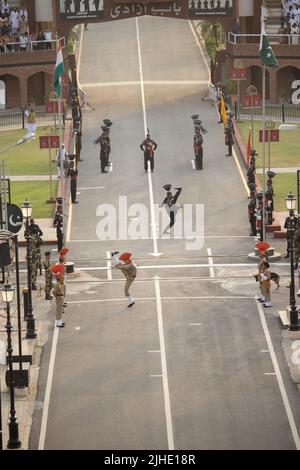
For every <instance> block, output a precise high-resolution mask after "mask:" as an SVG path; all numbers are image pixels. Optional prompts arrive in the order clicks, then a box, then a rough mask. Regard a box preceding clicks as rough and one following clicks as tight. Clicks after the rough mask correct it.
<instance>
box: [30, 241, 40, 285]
mask: <svg viewBox="0 0 300 470" xmlns="http://www.w3.org/2000/svg"><path fill="white" fill-rule="evenodd" d="M28 240H29V252H30V258H31V289H32V290H37V285H36V279H37V273H38V268H39V259H38V254H37V249H36V245H37V238H36V236H35V235H30V236H29V237H28Z"/></svg>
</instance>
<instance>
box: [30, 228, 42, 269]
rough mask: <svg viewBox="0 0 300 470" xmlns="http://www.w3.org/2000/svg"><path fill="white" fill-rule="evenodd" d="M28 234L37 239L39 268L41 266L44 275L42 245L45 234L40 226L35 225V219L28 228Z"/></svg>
mask: <svg viewBox="0 0 300 470" xmlns="http://www.w3.org/2000/svg"><path fill="white" fill-rule="evenodd" d="M28 233H29V235H33V236H34V237H35V238H36V251H37V257H38V266H39V270H40V274H42V254H41V245H42V244H43V240H42V236H43V232H42V230H41V229H40V227H39V226H38V224H35V223H34V219H30V224H29V226H28Z"/></svg>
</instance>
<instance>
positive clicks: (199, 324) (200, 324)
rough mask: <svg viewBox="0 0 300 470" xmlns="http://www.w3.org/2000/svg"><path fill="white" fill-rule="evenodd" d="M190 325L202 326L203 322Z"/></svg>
mask: <svg viewBox="0 0 300 470" xmlns="http://www.w3.org/2000/svg"><path fill="white" fill-rule="evenodd" d="M190 326H202V323H190Z"/></svg>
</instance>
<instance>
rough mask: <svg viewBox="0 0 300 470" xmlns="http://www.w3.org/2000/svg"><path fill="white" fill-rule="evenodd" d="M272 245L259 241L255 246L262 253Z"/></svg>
mask: <svg viewBox="0 0 300 470" xmlns="http://www.w3.org/2000/svg"><path fill="white" fill-rule="evenodd" d="M270 246H271V245H270V243H267V242H258V243H256V244H255V248H256V249H257V250H258V251H260V252H261V253H263V252H264V251H266V250H267V249H268V248H270Z"/></svg>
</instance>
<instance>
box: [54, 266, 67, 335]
mask: <svg viewBox="0 0 300 470" xmlns="http://www.w3.org/2000/svg"><path fill="white" fill-rule="evenodd" d="M51 272H52V273H53V274H55V276H56V283H55V285H54V287H53V289H52V293H53V295H54V297H55V302H56V319H55V326H57V327H58V328H63V327H64V326H65V322H64V321H63V320H62V314H63V303H64V287H63V282H64V278H63V274H62V273H63V267H62V266H61V265H59V264H56V265H54V266H52V268H51Z"/></svg>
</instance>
